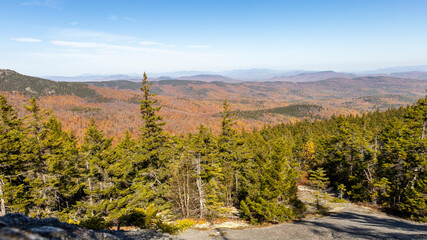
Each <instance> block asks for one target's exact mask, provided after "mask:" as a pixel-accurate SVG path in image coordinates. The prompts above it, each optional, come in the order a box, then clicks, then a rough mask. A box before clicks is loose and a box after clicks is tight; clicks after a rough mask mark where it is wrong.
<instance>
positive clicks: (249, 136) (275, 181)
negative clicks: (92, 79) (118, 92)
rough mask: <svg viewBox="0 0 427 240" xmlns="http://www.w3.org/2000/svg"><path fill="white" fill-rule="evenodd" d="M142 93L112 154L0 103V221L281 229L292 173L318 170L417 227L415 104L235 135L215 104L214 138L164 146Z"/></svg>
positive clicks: (32, 105) (421, 192)
mask: <svg viewBox="0 0 427 240" xmlns="http://www.w3.org/2000/svg"><path fill="white" fill-rule="evenodd" d="M150 88H151V83H150V82H148V81H147V77H146V75H145V74H144V78H143V80H142V86H141V91H142V99H141V100H140V117H141V128H140V129H139V136H138V138H136V139H134V138H132V137H131V133H130V132H129V131H128V132H127V133H126V134H125V135H124V136H122V137H121V139H120V140H119V141H118V142H117V144H113V139H112V138H107V137H105V135H104V132H103V131H102V130H100V129H99V128H98V127H97V125H96V122H95V120H94V119H93V118H92V119H90V121H89V123H88V124H87V127H86V131H85V135H84V138H83V141H82V143H81V144H79V143H78V142H79V141H78V139H77V138H76V136H75V135H74V134H73V132H67V131H64V130H63V129H62V124H61V122H60V121H59V120H58V119H57V118H56V117H55V116H54V115H53V114H52V113H51V112H50V111H46V110H43V109H40V107H39V106H38V104H37V101H36V99H34V98H32V99H31V100H29V102H28V103H26V104H25V109H26V110H27V115H26V116H25V117H23V118H19V117H18V115H17V113H16V111H15V110H14V109H13V107H12V106H11V105H9V104H8V102H7V100H6V99H5V98H4V97H3V96H1V95H0V171H1V172H0V211H1V212H0V213H1V214H2V215H4V214H6V213H7V212H21V213H24V214H27V215H29V216H31V217H38V218H41V217H58V218H59V219H61V220H63V221H73V222H79V221H90V220H91V219H92V220H93V219H97V220H102V221H105V222H106V223H114V224H117V225H120V224H121V223H122V224H125V223H130V222H131V221H130V220H129V219H131V218H132V217H134V216H135V213H138V212H139V213H141V212H144V211H145V212H144V213H146V214H147V212H148V211H152V212H155V213H156V214H157V213H159V215H161V216H163V217H164V218H168V219H173V218H190V217H191V218H207V219H212V218H218V217H226V216H229V214H230V212H232V211H233V209H235V208H236V209H238V210H239V214H240V217H242V218H245V219H247V220H249V221H251V222H254V223H255V222H281V221H285V220H289V219H293V218H295V217H297V216H299V215H300V214H303V211H304V204H303V203H302V202H300V201H299V200H298V198H297V195H296V192H297V182H298V181H299V179H300V178H301V176H303V175H304V174H303V173H305V172H310V170H317V169H325V171H326V174H327V177H328V178H329V179H330V186H331V187H334V188H336V189H337V188H338V187H340V189H341V190H342V189H343V188H344V189H345V195H346V196H347V197H348V198H350V199H353V200H357V201H363V202H372V203H375V204H379V205H381V206H384V207H387V208H390V209H393V210H396V211H399V212H402V213H407V214H408V216H412V217H413V218H414V219H421V220H424V221H426V218H425V215H426V214H425V213H426V194H427V175H426V171H425V169H426V165H427V164H426V157H425V150H426V144H427V141H426V137H425V135H426V123H427V117H426V116H427V115H426V113H427V111H426V110H427V109H426V101H427V99H426V98H424V99H420V100H419V101H418V102H417V103H416V104H415V105H413V106H407V107H402V108H400V109H390V110H387V111H385V112H379V111H377V112H373V113H368V114H363V115H361V116H338V117H333V118H331V119H328V120H322V121H303V122H299V123H296V124H286V125H285V124H281V125H277V126H272V127H267V126H266V127H264V128H263V129H262V130H254V131H251V132H247V131H244V130H242V131H241V132H238V131H236V130H235V128H234V127H233V125H234V123H235V119H234V117H233V114H232V111H231V107H230V105H229V103H228V102H227V101H226V100H225V101H224V102H223V112H222V115H221V123H220V124H221V133H220V134H219V135H214V134H213V133H212V131H211V130H210V129H208V128H206V127H204V126H203V125H201V126H200V127H199V129H198V132H197V133H195V134H188V135H180V136H172V135H169V134H168V133H166V132H165V131H164V130H163V126H164V125H165V122H164V121H163V119H162V117H161V116H160V115H159V114H158V112H159V110H160V107H161V106H160V105H159V104H158V103H157V101H156V99H155V97H154V96H155V94H153V93H152V92H151V91H150ZM153 209H154V210H153Z"/></svg>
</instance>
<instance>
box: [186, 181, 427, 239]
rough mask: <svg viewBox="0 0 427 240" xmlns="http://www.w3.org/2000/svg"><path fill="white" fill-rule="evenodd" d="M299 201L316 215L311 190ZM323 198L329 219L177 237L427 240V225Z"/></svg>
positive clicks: (301, 194) (301, 190)
mask: <svg viewBox="0 0 427 240" xmlns="http://www.w3.org/2000/svg"><path fill="white" fill-rule="evenodd" d="M298 197H299V198H300V199H301V200H302V201H303V202H305V203H306V204H307V206H308V211H309V212H310V211H314V210H315V209H314V206H315V197H314V192H313V190H312V189H310V188H308V187H303V186H301V187H299V192H298ZM332 200H333V198H332V197H331V196H330V195H329V197H326V198H324V199H323V200H322V201H321V204H322V205H323V206H326V207H327V208H328V212H329V213H330V215H329V216H326V217H318V218H313V216H311V218H310V217H309V218H306V219H304V220H300V221H297V222H294V223H283V224H278V225H274V226H270V227H264V228H250V229H244V230H232V229H224V228H216V229H212V230H208V231H199V230H194V229H190V230H188V231H187V232H185V233H183V234H181V235H179V236H178V238H180V239H186V240H196V239H201V240H203V239H223V240H238V239H239V240H240V239H241V240H252V239H254V240H255V239H262V240H268V239H309V240H312V239H427V224H422V223H416V222H412V221H407V220H403V219H399V218H395V217H391V216H387V215H386V214H384V213H381V212H378V211H376V210H374V209H371V208H368V207H363V206H358V205H356V204H353V203H349V202H343V203H336V202H334V201H332Z"/></svg>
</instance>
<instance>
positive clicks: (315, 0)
mask: <svg viewBox="0 0 427 240" xmlns="http://www.w3.org/2000/svg"><path fill="white" fill-rule="evenodd" d="M0 30H1V32H0V68H9V69H13V70H16V71H18V72H21V73H24V74H29V75H40V76H41V75H68V76H70V75H79V74H84V73H92V74H101V73H102V74H116V73H141V72H144V71H147V72H166V71H176V70H202V71H222V70H231V69H243V68H272V69H281V70H295V69H305V70H336V71H358V70H370V69H375V68H381V67H391V66H401V65H425V64H427V1H415V0H401V1H393V0H384V1H376V0H366V1H361V0H353V1H351V0H348V1H347V0H339V1H328V0H311V1H308V0H294V1H285V0H283V1H268V0H259V1H250V0H242V1H237V0H234V1H233V0H224V1H221V0H197V1H196V0H194V1H185V0H174V1H172V0H170V1H166V0H149V1H143V0H140V1H137V0H134V1H126V0H120V1H119V0H116V1H109V0H102V1H95V0H0Z"/></svg>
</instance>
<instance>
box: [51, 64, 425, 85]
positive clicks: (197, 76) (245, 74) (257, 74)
mask: <svg viewBox="0 0 427 240" xmlns="http://www.w3.org/2000/svg"><path fill="white" fill-rule="evenodd" d="M147 75H148V78H149V80H151V81H158V80H172V79H178V80H196V81H204V82H212V81H223V82H239V81H287V82H310V81H319V80H325V79H328V78H354V77H359V76H387V77H400V78H414V79H427V65H420V66H402V67H393V68H383V69H377V70H371V71H364V72H357V73H356V72H355V73H352V72H335V71H331V70H329V71H307V70H291V71H285V70H273V69H258V68H253V69H237V70H230V71H219V72H212V71H175V72H164V73H150V72H148V73H147ZM43 78H46V79H50V80H54V81H68V82H94V81H112V80H128V81H136V82H139V81H140V80H141V78H142V73H141V74H115V75H90V74H86V75H80V76H74V77H63V76H44V77H43Z"/></svg>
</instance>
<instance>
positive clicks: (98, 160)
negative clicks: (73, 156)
mask: <svg viewBox="0 0 427 240" xmlns="http://www.w3.org/2000/svg"><path fill="white" fill-rule="evenodd" d="M112 141H113V139H112V138H106V137H105V136H104V132H103V131H102V130H99V129H98V127H97V126H96V124H95V120H94V118H93V117H91V118H90V120H89V123H88V125H87V127H86V133H85V136H84V140H83V145H82V146H81V152H80V154H81V158H82V160H83V162H84V166H85V169H84V173H83V174H82V175H83V178H84V179H83V181H85V183H86V189H85V192H86V194H87V201H86V202H84V203H83V205H85V206H84V209H86V211H87V213H90V214H88V215H90V216H94V215H95V214H105V212H104V211H105V209H104V208H103V206H102V205H101V203H102V201H103V199H104V194H105V191H106V190H107V189H108V188H109V187H111V185H112V184H113V183H112V179H111V176H110V175H109V174H108V168H109V166H110V164H111V162H110V154H111V143H112Z"/></svg>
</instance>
